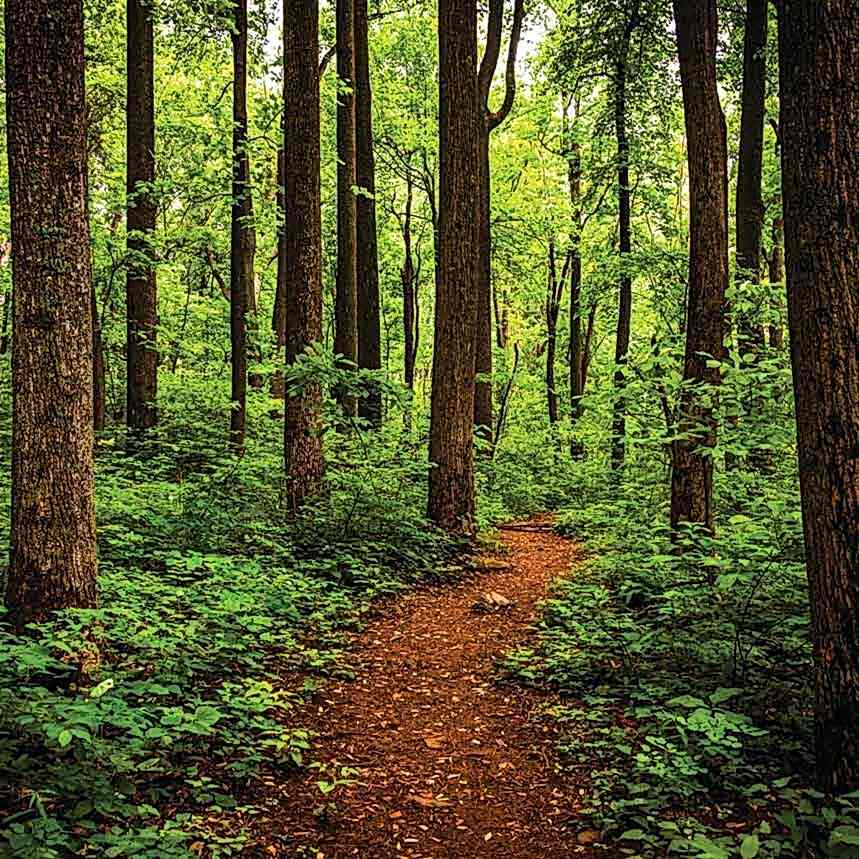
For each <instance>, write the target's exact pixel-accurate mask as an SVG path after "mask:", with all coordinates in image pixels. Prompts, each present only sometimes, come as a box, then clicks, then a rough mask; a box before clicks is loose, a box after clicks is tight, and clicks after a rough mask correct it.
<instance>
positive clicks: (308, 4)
mask: <svg viewBox="0 0 859 859" xmlns="http://www.w3.org/2000/svg"><path fill="white" fill-rule="evenodd" d="M283 12H284V24H283V34H284V56H285V58H286V61H285V65H284V116H285V121H284V147H283V151H284V188H285V191H284V193H285V200H286V230H285V233H286V249H285V252H286V258H287V259H288V260H289V261H290V265H289V266H287V267H286V282H285V293H286V364H287V368H288V367H289V366H290V365H292V364H294V363H295V361H296V358H298V356H300V355H301V354H302V353H303V352H304V351H305V350H306V349H307V347H308V346H310V345H311V344H314V343H319V342H320V341H321V339H322V219H321V211H320V205H321V199H320V186H319V170H320V145H319V73H318V65H319V3H318V0H286V2H285V3H284V9H283ZM285 399H286V402H285V420H284V448H283V449H284V465H285V472H286V485H285V492H284V497H285V502H286V505H287V507H288V508H289V509H290V510H293V511H297V510H298V509H300V508H301V506H302V505H303V504H304V502H305V501H306V500H307V499H308V497H310V496H313V495H316V494H318V493H319V492H320V491H321V490H322V484H323V477H324V471H325V462H324V458H323V451H322V437H321V433H320V430H321V427H320V412H321V408H322V395H321V391H320V389H319V387H318V386H314V385H309V386H305V387H303V388H302V389H300V390H298V389H296V390H293V391H289V390H287V392H286V398H285Z"/></svg>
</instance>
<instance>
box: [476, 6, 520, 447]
mask: <svg viewBox="0 0 859 859" xmlns="http://www.w3.org/2000/svg"><path fill="white" fill-rule="evenodd" d="M523 17H524V0H514V7H513V24H512V27H511V31H510V44H509V46H508V50H507V68H506V70H505V91H504V101H503V102H502V104H501V106H500V107H499V109H498V110H497V111H493V110H492V109H491V108H490V106H489V94H490V90H491V88H492V78H493V77H494V76H495V68H496V66H497V65H498V57H499V54H500V53H501V36H502V31H503V28H504V0H491V2H490V4H489V23H488V26H487V34H486V49H485V50H484V53H483V58H482V59H481V61H480V70H479V72H478V79H477V88H478V101H479V111H480V116H481V122H480V126H479V136H478V154H479V156H480V201H479V208H478V211H477V216H478V223H479V230H480V237H479V238H480V249H479V250H480V255H479V257H478V285H477V290H478V292H477V338H476V341H477V342H476V353H475V360H476V365H475V368H476V372H477V374H478V375H479V376H486V377H488V376H491V375H492V226H491V204H492V188H491V181H490V177H491V172H490V164H489V137H490V135H491V134H492V132H493V131H494V130H495V129H496V128H498V126H499V125H501V123H502V122H504V120H505V119H506V118H507V117H508V115H509V114H510V111H511V110H512V108H513V100H514V99H515V97H516V55H517V53H518V50H519V40H520V37H521V33H522V18H523ZM474 423H475V425H476V426H478V427H483V428H484V436H485V438H487V439H489V440H491V438H492V382H491V380H489V379H482V380H479V381H478V382H477V387H476V390H475V398H474Z"/></svg>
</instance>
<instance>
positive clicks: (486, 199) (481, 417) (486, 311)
mask: <svg viewBox="0 0 859 859" xmlns="http://www.w3.org/2000/svg"><path fill="white" fill-rule="evenodd" d="M477 149H478V156H479V158H480V166H479V170H480V199H479V202H478V208H477V223H478V244H479V250H478V258H477V337H476V344H475V349H476V352H475V359H474V360H475V366H474V369H475V372H476V373H477V375H478V376H484V377H485V378H484V379H483V380H480V379H478V380H477V382H476V383H475V384H476V387H475V389H474V425H475V426H476V427H478V430H477V432H478V434H479V435H480V437H481V438H483V439H484V440H486V441H490V442H491V441H492V427H493V422H492V379H491V377H492V233H491V227H490V222H489V219H490V207H491V202H490V201H491V198H492V190H491V175H490V169H491V168H490V164H489V125H488V123H487V121H486V120H485V119H484V121H483V122H481V123H480V129H479V131H478V138H477Z"/></svg>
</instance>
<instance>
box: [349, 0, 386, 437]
mask: <svg viewBox="0 0 859 859" xmlns="http://www.w3.org/2000/svg"><path fill="white" fill-rule="evenodd" d="M368 30H369V27H368V17H367V0H355V128H356V138H357V142H356V151H357V178H358V182H357V184H358V187H359V188H360V189H361V192H360V193H359V196H358V199H357V201H356V205H357V218H358V223H357V241H358V260H357V284H358V286H357V290H358V293H357V302H358V366H359V367H360V368H361V369H364V370H380V369H381V368H382V330H381V324H380V320H379V251H378V243H377V237H376V198H375V194H376V159H375V156H374V153H373V100H372V89H371V87H370V45H369V32H368ZM358 414H359V415H360V416H361V417H362V418H366V419H367V420H368V421H369V422H370V424H371V426H374V427H380V426H381V425H382V394H381V391H380V390H379V387H378V385H371V386H370V388H369V390H368V391H367V395H366V397H364V398H363V399H362V400H361V401H360V403H359V404H358Z"/></svg>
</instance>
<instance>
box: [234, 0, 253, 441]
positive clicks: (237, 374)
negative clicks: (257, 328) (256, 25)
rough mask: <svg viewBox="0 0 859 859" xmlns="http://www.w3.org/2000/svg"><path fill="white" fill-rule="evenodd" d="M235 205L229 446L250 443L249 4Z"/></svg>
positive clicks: (240, 78)
mask: <svg viewBox="0 0 859 859" xmlns="http://www.w3.org/2000/svg"><path fill="white" fill-rule="evenodd" d="M233 16H234V20H233V25H234V26H233V30H232V44H233V206H232V214H231V233H230V345H231V358H232V410H231V412H230V443H231V446H232V448H233V450H234V451H235V452H236V453H241V452H242V451H243V449H244V443H245V423H246V419H247V402H246V401H247V390H248V314H249V313H250V311H251V300H252V299H251V293H252V292H253V288H254V249H255V248H254V246H255V241H254V232H253V216H254V210H253V198H252V196H251V188H250V178H251V171H250V158H249V156H248V3H247V0H235V2H234V5H233Z"/></svg>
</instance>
